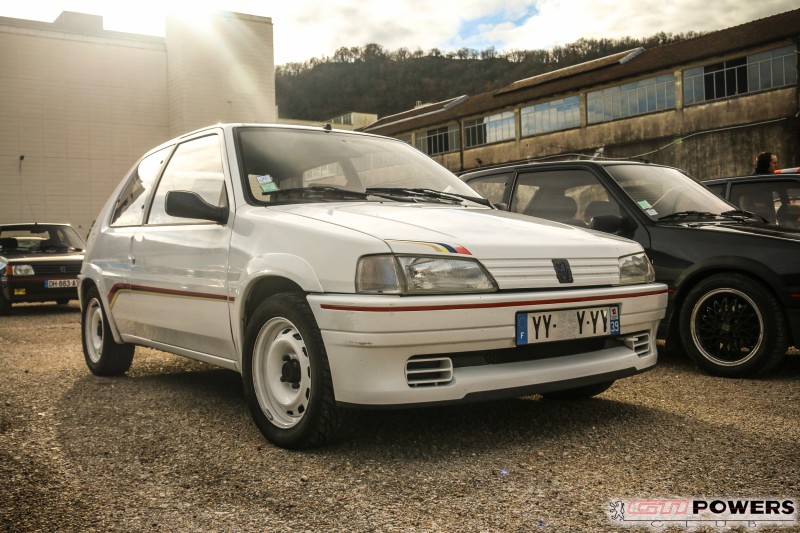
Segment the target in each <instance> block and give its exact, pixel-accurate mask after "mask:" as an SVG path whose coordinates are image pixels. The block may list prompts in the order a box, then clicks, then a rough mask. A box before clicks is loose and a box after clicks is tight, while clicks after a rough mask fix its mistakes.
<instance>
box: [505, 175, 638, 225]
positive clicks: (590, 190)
mask: <svg viewBox="0 0 800 533" xmlns="http://www.w3.org/2000/svg"><path fill="white" fill-rule="evenodd" d="M512 210H513V211H515V212H517V213H523V214H526V215H531V216H535V217H540V218H546V219H548V220H554V221H556V222H565V223H567V224H572V225H575V226H583V227H591V226H592V219H593V218H594V217H597V216H602V215H616V216H620V215H621V214H622V211H621V209H620V206H619V203H617V201H616V200H614V198H613V197H612V196H610V195H609V194H608V190H607V189H606V187H605V186H604V185H603V184H602V183H601V182H600V180H599V179H598V178H597V176H595V175H594V174H592V173H591V172H588V171H586V170H580V169H575V170H556V171H541V172H529V173H526V174H521V175H520V177H519V179H518V180H517V186H516V190H515V191H514V201H513V203H512Z"/></svg>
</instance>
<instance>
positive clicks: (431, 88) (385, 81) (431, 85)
mask: <svg viewBox="0 0 800 533" xmlns="http://www.w3.org/2000/svg"><path fill="white" fill-rule="evenodd" d="M698 35H700V34H699V33H696V32H688V33H680V34H677V35H674V34H671V33H664V32H661V33H657V34H655V35H652V36H650V37H646V38H642V39H636V38H632V37H624V38H621V39H579V40H578V41H575V42H573V43H569V44H566V45H563V46H556V47H554V48H552V49H550V50H514V51H511V52H505V53H498V52H497V51H496V50H495V49H494V48H488V49H486V50H482V51H478V50H474V49H469V48H462V49H460V50H457V51H455V52H446V53H445V52H442V51H441V50H438V49H436V48H434V49H432V50H430V51H428V52H427V53H426V52H423V51H422V50H420V49H417V50H416V51H413V52H412V51H410V50H408V49H407V48H400V49H398V50H394V51H388V50H386V49H384V48H383V47H382V46H381V45H379V44H375V43H370V44H367V45H365V46H363V47H352V48H345V47H343V48H340V49H339V50H337V51H336V52H335V53H334V54H333V57H323V58H321V59H318V58H313V59H311V60H309V61H306V62H303V63H288V64H286V65H281V66H278V67H276V69H275V86H276V87H275V88H276V99H277V103H278V109H279V113H280V116H281V117H286V118H293V119H303V120H325V119H329V118H333V117H336V116H338V115H341V114H344V113H349V112H351V111H359V112H364V113H377V114H378V116H380V117H384V116H387V115H391V114H394V113H398V112H401V111H405V110H408V109H411V108H413V107H414V105H415V104H416V103H417V102H426V103H427V102H438V101H441V100H446V99H448V98H453V97H456V96H460V95H462V94H469V95H474V94H479V93H482V92H486V91H491V90H493V89H498V88H500V87H503V86H506V85H508V84H510V83H512V82H514V81H517V80H521V79H525V78H530V77H531V76H536V75H538V74H543V73H545V72H550V71H553V70H557V69H560V68H564V67H568V66H571V65H576V64H579V63H583V62H585V61H590V60H592V59H598V58H601V57H604V56H607V55H610V54H615V53H617V52H622V51H624V50H630V49H632V48H637V47H639V46H644V47H645V48H654V47H656V46H661V45H664V44H668V43H671V42H676V41H681V40H685V39H690V38H693V37H697V36H698Z"/></svg>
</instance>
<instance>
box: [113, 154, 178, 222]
mask: <svg viewBox="0 0 800 533" xmlns="http://www.w3.org/2000/svg"><path fill="white" fill-rule="evenodd" d="M170 149H171V147H168V148H164V149H163V150H159V151H158V152H155V153H153V154H150V155H149V156H147V157H145V158H144V159H142V160H141V161H140V162H139V164H138V165H137V166H136V168H135V169H134V171H133V173H132V175H131V176H130V178H129V179H128V183H127V184H126V185H125V188H124V189H122V192H121V193H120V195H119V198H117V204H116V207H114V214H113V215H112V216H111V225H112V226H114V227H119V226H138V225H140V224H141V223H142V218H143V217H144V206H145V202H146V201H147V197H148V196H149V194H150V189H151V188H152V187H153V184H154V183H155V180H156V176H157V175H158V171H159V170H160V169H161V165H162V164H163V163H164V158H165V157H167V155H168V153H169V151H170Z"/></svg>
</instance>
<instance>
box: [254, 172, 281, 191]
mask: <svg viewBox="0 0 800 533" xmlns="http://www.w3.org/2000/svg"><path fill="white" fill-rule="evenodd" d="M256 181H257V182H258V184H259V185H261V192H273V191H277V190H278V186H277V185H275V182H274V181H272V176H269V175H267V176H258V177H256Z"/></svg>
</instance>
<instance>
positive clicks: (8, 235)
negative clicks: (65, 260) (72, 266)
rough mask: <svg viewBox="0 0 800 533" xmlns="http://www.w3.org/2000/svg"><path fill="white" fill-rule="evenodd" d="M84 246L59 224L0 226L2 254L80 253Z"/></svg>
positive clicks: (79, 238)
mask: <svg viewBox="0 0 800 533" xmlns="http://www.w3.org/2000/svg"><path fill="white" fill-rule="evenodd" d="M84 247H85V245H84V243H83V239H81V237H80V235H78V232H76V231H75V230H74V229H73V228H72V227H71V226H64V225H59V224H14V225H8V226H0V252H2V253H6V254H8V253H11V252H17V253H65V252H82V251H83V249H84Z"/></svg>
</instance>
